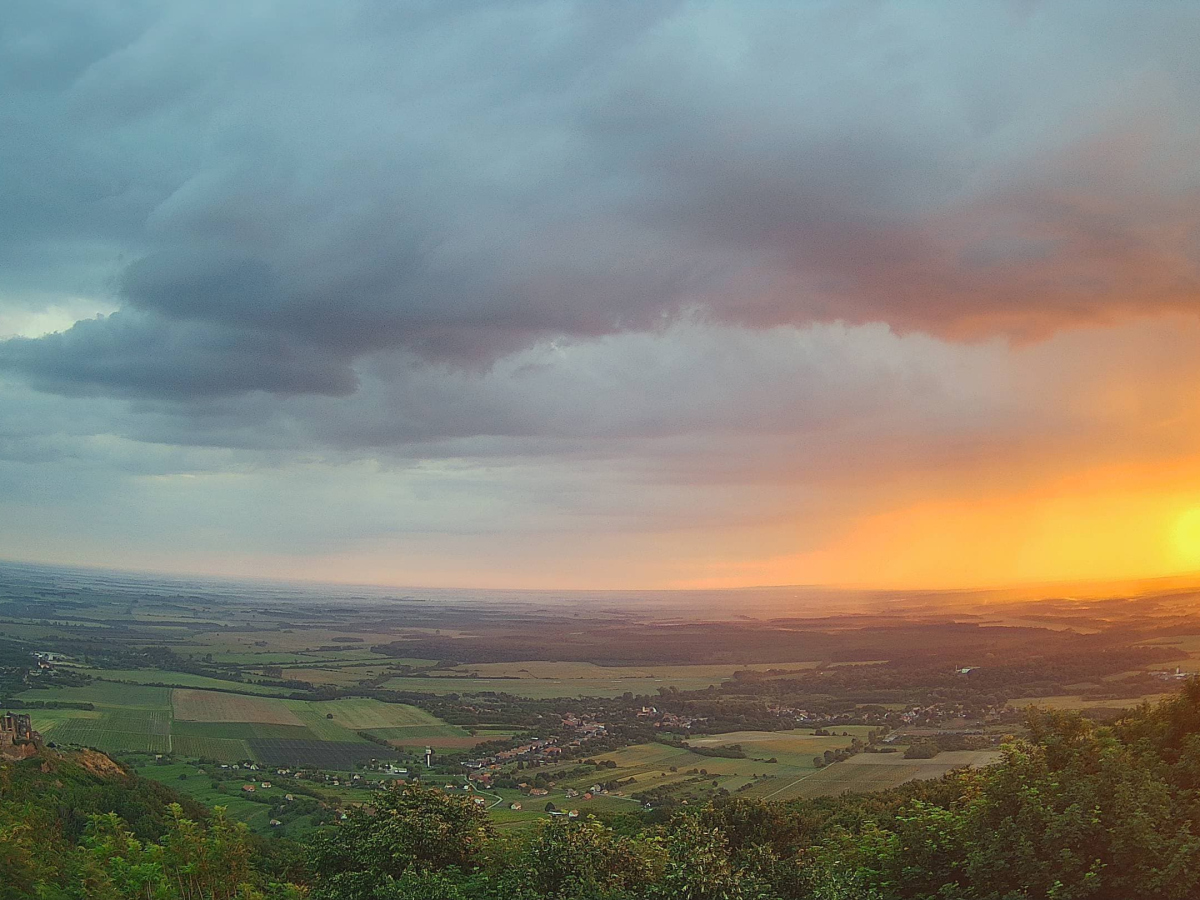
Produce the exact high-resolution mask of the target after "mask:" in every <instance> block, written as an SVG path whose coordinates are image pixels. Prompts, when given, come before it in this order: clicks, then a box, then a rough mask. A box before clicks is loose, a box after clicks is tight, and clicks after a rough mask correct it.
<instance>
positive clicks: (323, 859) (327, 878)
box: [311, 785, 493, 900]
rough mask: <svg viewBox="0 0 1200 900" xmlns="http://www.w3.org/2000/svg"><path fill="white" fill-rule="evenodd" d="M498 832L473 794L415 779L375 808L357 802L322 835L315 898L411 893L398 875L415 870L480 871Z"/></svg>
mask: <svg viewBox="0 0 1200 900" xmlns="http://www.w3.org/2000/svg"><path fill="white" fill-rule="evenodd" d="M492 834H493V831H492V826H491V822H490V820H489V819H488V817H487V813H486V812H484V811H483V810H482V809H480V808H479V807H478V806H476V805H475V804H474V803H472V802H471V801H470V799H469V798H465V797H456V796H450V795H447V794H443V793H442V792H440V791H431V790H423V789H421V788H419V787H415V786H412V785H409V786H405V787H401V788H394V789H392V790H389V791H386V792H384V793H383V794H381V795H380V796H379V797H378V799H377V800H376V801H375V803H374V806H373V808H372V809H370V810H367V809H362V808H358V809H354V810H351V811H350V812H349V813H348V814H347V817H346V820H345V821H343V822H342V823H341V825H340V826H339V827H338V828H337V829H336V830H335V831H333V832H331V833H327V834H322V835H318V836H317V837H316V838H315V839H314V841H313V843H312V847H311V851H312V861H313V868H314V870H315V871H316V872H317V873H318V876H319V877H318V879H317V883H316V886H315V888H314V891H313V897H314V900H319V898H331V900H333V898H336V900H376V898H385V897H386V898H391V897H394V896H403V894H396V893H395V891H396V890H399V888H395V887H394V883H395V882H396V881H397V879H401V878H403V877H404V876H405V875H406V874H408V873H410V870H417V871H418V872H420V871H426V872H437V871H441V870H444V869H451V868H453V869H455V870H458V871H459V872H469V871H472V870H474V869H475V868H477V867H478V865H479V864H480V862H481V853H482V851H483V848H484V846H485V844H486V842H487V841H488V840H489V839H490V838H491V837H492ZM409 877H410V880H411V878H415V877H417V876H416V875H410V876H409Z"/></svg>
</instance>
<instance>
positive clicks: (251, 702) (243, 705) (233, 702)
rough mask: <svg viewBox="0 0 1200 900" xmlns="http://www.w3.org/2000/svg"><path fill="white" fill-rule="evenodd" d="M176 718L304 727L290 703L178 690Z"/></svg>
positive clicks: (174, 698)
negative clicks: (290, 707)
mask: <svg viewBox="0 0 1200 900" xmlns="http://www.w3.org/2000/svg"><path fill="white" fill-rule="evenodd" d="M171 705H172V707H173V708H174V711H175V718H176V719H182V720H184V721H187V722H262V723H264V724H267V725H303V724H304V723H303V722H301V721H300V719H299V717H297V716H296V714H295V713H294V712H292V710H291V709H289V708H288V705H287V703H286V702H284V701H282V700H273V699H269V698H266V697H247V696H245V695H243V694H223V693H220V692H219V691H196V690H190V689H185V688H176V689H175V690H174V691H172V692H171Z"/></svg>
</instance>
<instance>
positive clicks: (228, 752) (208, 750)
mask: <svg viewBox="0 0 1200 900" xmlns="http://www.w3.org/2000/svg"><path fill="white" fill-rule="evenodd" d="M171 749H172V751H173V752H174V753H175V755H176V756H187V757H192V758H195V759H201V758H205V759H215V760H218V761H220V762H239V761H240V760H243V759H252V758H253V756H252V754H251V753H250V746H249V745H248V744H247V743H246V742H245V741H238V740H232V739H229V738H214V737H201V736H199V735H187V734H185V735H172V736H171Z"/></svg>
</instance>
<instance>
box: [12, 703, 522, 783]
mask: <svg viewBox="0 0 1200 900" xmlns="http://www.w3.org/2000/svg"><path fill="white" fill-rule="evenodd" d="M29 696H30V699H37V700H42V701H45V700H51V701H52V702H59V703H63V702H67V703H76V704H80V705H83V704H91V705H92V706H93V708H92V709H83V708H80V709H45V710H43V709H35V710H32V711H31V712H32V714H33V721H34V727H35V728H37V729H38V730H39V731H41V732H42V734H43V735H44V737H45V738H46V740H48V741H53V742H55V743H58V744H63V745H79V746H85V747H94V748H96V749H99V750H103V751H105V752H107V753H117V754H120V753H122V752H146V753H160V754H167V753H173V754H174V755H175V756H177V757H181V758H194V759H199V758H208V759H214V760H217V761H219V762H223V763H232V762H238V761H242V760H255V761H258V762H262V763H265V764H269V765H299V766H313V767H320V768H328V769H333V770H337V771H346V770H349V769H350V768H352V767H353V766H354V765H356V764H361V763H364V762H367V761H369V760H371V759H381V758H388V757H393V758H395V757H398V755H399V754H398V752H397V750H398V748H405V747H407V748H411V749H413V750H415V751H416V752H420V751H421V750H422V749H423V748H425V747H427V746H429V747H433V748H435V749H437V750H450V749H469V748H470V747H472V746H474V745H475V744H477V743H479V741H481V740H487V739H491V738H494V737H497V736H501V735H507V734H510V733H511V732H507V731H488V732H485V733H483V734H481V735H478V736H472V735H471V734H470V733H468V732H467V731H466V730H465V729H463V728H460V727H459V726H457V725H450V724H447V723H446V722H443V721H442V720H441V719H438V718H437V717H435V716H433V715H431V714H429V713H427V712H424V711H423V710H420V709H418V708H416V707H414V706H408V705H405V704H399V703H383V702H381V701H378V700H371V699H365V698H353V699H342V700H330V701H318V700H294V699H284V698H280V697H270V696H264V695H254V696H247V695H243V694H234V693H229V692H227V691H209V690H204V689H200V688H173V689H172V688H165V687H151V686H145V685H132V684H117V683H115V682H104V681H97V682H94V683H92V684H90V685H88V686H86V687H73V688H56V689H54V690H53V691H49V692H47V691H41V692H37V693H36V694H32V693H31V694H30V695H29ZM368 738H375V739H376V740H370V739H368ZM389 745H390V746H389Z"/></svg>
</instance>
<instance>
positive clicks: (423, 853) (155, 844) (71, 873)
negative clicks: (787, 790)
mask: <svg viewBox="0 0 1200 900" xmlns="http://www.w3.org/2000/svg"><path fill="white" fill-rule="evenodd" d="M1197 895H1200V684H1197V683H1196V682H1191V683H1189V684H1188V685H1187V686H1186V687H1185V689H1184V691H1183V692H1182V694H1181V695H1180V696H1179V697H1178V698H1176V699H1173V700H1170V701H1166V702H1164V703H1162V704H1160V705H1158V706H1156V707H1145V708H1143V709H1140V710H1138V711H1136V712H1134V713H1131V714H1130V715H1128V716H1126V717H1125V718H1123V719H1121V720H1119V721H1117V722H1115V723H1113V724H1111V725H1099V724H1096V723H1094V722H1092V721H1089V720H1088V719H1085V718H1082V717H1080V716H1078V715H1074V714H1050V713H1037V714H1034V715H1033V717H1032V718H1031V720H1030V721H1029V735H1028V738H1027V739H1023V740H1019V741H1014V742H1012V743H1011V744H1010V745H1008V746H1007V747H1006V748H1005V751H1004V755H1003V759H1002V761H1001V762H999V763H998V764H996V765H994V766H992V767H990V768H987V769H982V770H969V771H963V772H958V773H954V774H951V775H949V776H947V777H945V778H944V779H942V780H940V781H934V782H919V783H913V784H909V785H906V786H905V787H903V788H900V789H896V790H894V791H890V792H887V793H881V794H872V795H860V796H844V797H840V798H825V799H819V800H809V801H796V802H792V803H787V804H769V803H763V802H758V801H752V800H745V799H739V798H736V797H735V798H729V799H726V800H723V801H721V802H718V803H715V804H712V805H709V806H707V807H705V808H703V809H693V810H688V811H685V812H682V813H679V814H676V815H675V816H673V817H672V818H671V819H669V820H668V821H666V822H658V823H653V822H650V821H648V820H646V819H645V818H642V817H641V816H639V815H638V814H636V813H633V814H630V815H629V816H626V817H620V818H616V819H613V820H610V821H607V822H601V821H598V820H595V819H586V820H567V819H557V820H550V821H545V822H543V823H541V824H540V825H538V826H536V827H534V828H532V829H530V830H527V831H523V832H514V833H507V832H501V831H498V830H497V829H495V828H494V827H493V826H492V824H491V822H490V821H489V819H488V817H487V814H486V812H485V811H483V810H481V809H480V808H479V807H477V806H475V805H474V804H473V803H471V802H470V801H469V800H468V799H464V798H459V797H453V796H450V795H447V794H444V793H442V792H441V791H437V790H429V789H423V788H420V787H415V786H411V785H409V786H405V787H403V788H397V789H395V790H392V791H390V792H387V793H386V794H385V795H384V796H383V797H381V799H380V800H379V802H378V803H377V804H376V805H375V806H374V807H373V808H371V809H356V810H352V811H351V812H349V813H348V815H347V816H346V818H345V819H344V820H343V821H341V822H340V823H339V824H338V825H336V826H333V827H330V828H328V829H325V830H324V831H322V832H320V833H318V834H317V835H316V836H315V837H314V838H313V839H312V840H311V841H309V842H308V843H307V844H305V845H297V844H292V843H290V842H287V841H282V840H265V839H260V838H256V837H254V836H252V835H251V834H250V833H249V832H248V831H247V830H246V829H245V828H244V827H243V826H240V825H238V824H235V823H231V822H229V821H227V820H226V819H225V818H224V817H223V816H222V815H221V813H220V811H219V810H218V811H209V810H205V809H202V808H199V807H196V806H194V805H189V804H187V803H186V802H185V801H182V800H180V799H179V798H177V797H175V796H174V795H173V794H172V793H171V792H170V791H169V790H167V789H166V788H164V787H162V786H160V785H157V784H155V783H153V782H150V781H146V780H142V779H139V778H136V777H134V776H131V775H128V774H126V773H124V772H123V771H122V770H121V769H120V768H119V767H118V766H116V765H115V764H114V763H112V762H111V761H110V760H108V759H107V757H104V756H102V755H100V754H96V753H90V752H84V753H79V754H61V753H55V752H53V751H45V752H43V753H42V754H41V755H39V756H37V757H34V758H32V759H29V760H25V761H22V762H16V763H7V764H3V766H2V767H0V898H3V900H9V898H40V900H77V898H78V900H83V898H88V900H126V898H129V900H133V898H145V900H209V898H221V900H233V898H237V900H255V898H258V900H285V898H299V897H304V896H307V897H309V898H310V900H443V898H445V900H456V898H459V900H491V898H504V900H539V898H563V900H567V898H572V900H574V898H589V900H635V898H647V900H648V898H664V900H665V898H687V900H708V898H712V900H717V898H721V900H741V898H745V900H750V898H763V900H767V898H776V900H793V898H794V900H918V898H931V900H932V898H938V900H1024V898H1030V900H1033V898H1047V900H1076V898H1096V900H1128V898H1134V897H1137V898H1173V900H1185V898H1192V897H1195V896H1197Z"/></svg>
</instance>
